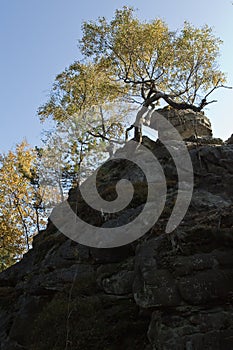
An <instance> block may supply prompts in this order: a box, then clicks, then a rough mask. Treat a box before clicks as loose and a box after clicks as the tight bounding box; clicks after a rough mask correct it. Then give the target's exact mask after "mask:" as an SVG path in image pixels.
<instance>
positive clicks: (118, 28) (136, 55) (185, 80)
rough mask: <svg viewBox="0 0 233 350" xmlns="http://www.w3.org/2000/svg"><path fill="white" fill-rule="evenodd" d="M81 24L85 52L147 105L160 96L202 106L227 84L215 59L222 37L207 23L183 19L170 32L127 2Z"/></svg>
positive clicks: (172, 102) (173, 102)
mask: <svg viewBox="0 0 233 350" xmlns="http://www.w3.org/2000/svg"><path fill="white" fill-rule="evenodd" d="M82 29H83V37H82V39H81V40H80V48H81V51H82V53H83V55H84V57H85V58H86V59H88V60H90V61H91V62H92V63H93V64H97V65H100V64H101V65H102V66H103V67H105V69H106V71H107V72H108V74H109V76H110V79H112V80H115V81H117V83H118V84H119V82H121V83H122V85H125V86H127V88H126V90H127V94H128V95H130V96H131V97H132V98H135V99H136V100H137V101H140V102H143V104H144V105H145V106H147V107H148V106H150V105H151V106H153V105H154V104H156V103H157V102H158V101H159V100H161V99H162V100H164V101H165V102H166V103H167V104H169V105H171V106H172V107H174V108H179V109H186V108H191V109H193V110H195V111H200V110H201V109H203V108H204V107H205V106H206V105H207V104H208V103H211V102H213V101H209V102H207V97H208V96H209V94H210V93H211V92H212V91H213V90H214V89H216V88H218V87H220V86H223V84H224V83H225V80H226V77H225V74H224V73H222V72H221V70H220V69H219V68H218V64H217V58H218V56H219V47H220V44H221V43H222V42H221V40H220V39H219V38H217V37H215V36H214V34H213V31H212V29H211V28H210V27H209V26H207V25H205V26H203V27H202V28H196V27H194V26H192V25H191V24H190V23H188V22H185V23H184V25H183V28H182V29H181V30H177V31H170V30H169V28H168V25H167V24H166V23H165V22H164V21H162V20H161V19H155V20H153V21H151V22H141V21H140V20H139V19H138V18H137V17H136V16H135V12H134V10H133V9H132V8H127V7H124V8H123V9H122V10H117V11H116V13H115V17H114V18H113V19H112V20H111V21H109V22H108V21H107V20H106V19H105V18H104V17H103V18H99V19H98V21H97V22H84V23H83V27H82Z"/></svg>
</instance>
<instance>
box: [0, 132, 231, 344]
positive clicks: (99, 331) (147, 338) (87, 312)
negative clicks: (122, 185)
mask: <svg viewBox="0 0 233 350" xmlns="http://www.w3.org/2000/svg"><path fill="white" fill-rule="evenodd" d="M143 143H144V145H145V146H146V147H148V148H149V149H150V150H151V151H152V152H153V153H154V154H155V156H156V157H157V159H158V160H159V162H160V164H161V165H162V166H163V170H164V173H165V175H166V180H167V201H166V206H165V208H164V211H163V213H162V215H161V216H160V219H159V220H158V221H157V223H156V224H155V225H154V226H153V227H152V228H151V229H150V230H149V232H147V234H146V235H145V236H144V237H142V238H141V239H139V240H138V241H136V242H133V243H132V244H129V245H126V246H122V247H119V248H112V249H97V248H89V247H86V246H82V245H80V244H77V243H76V242H74V241H71V240H70V239H68V238H67V237H65V236H64V235H63V234H62V233H60V232H59V231H58V230H57V229H56V227H55V226H54V225H53V224H52V222H49V223H48V227H47V229H46V230H45V231H43V232H41V233H40V234H39V235H37V236H35V238H34V242H33V249H31V250H30V251H29V252H28V253H27V254H26V255H25V256H24V258H23V260H22V261H20V262H19V263H18V264H16V265H14V266H12V267H10V268H9V269H7V270H6V271H4V272H2V273H1V274H0V344H1V345H0V349H1V350H17V349H24V350H42V349H46V350H47V349H49V350H50V349H53V350H60V349H62V350H64V349H66V350H68V349H69V350H74V349H81V350H94V349H95V350H116V349H124V350H132V349H136V350H157V349H161V350H177V349H178V350H185V349H186V350H203V349H207V350H221V349H225V350H230V349H232V347H233V215H232V210H233V145H232V144H224V143H223V142H220V141H219V140H214V139H212V140H210V141H209V142H208V140H206V139H203V143H202V142H201V141H200V140H199V141H198V144H196V143H194V142H191V141H187V147H188V149H189V152H190V156H191V159H192V163H193V168H194V180H195V187H194V193H193V197H192V202H191V205H190V207H189V210H188V212H187V214H186V216H185V217H184V219H183V220H182V222H181V224H180V225H179V227H178V228H177V229H176V230H175V231H174V232H172V233H171V234H166V233H165V227H166V223H167V221H168V218H169V217H170V214H171V211H172V208H173V206H174V202H175V200H176V197H177V173H176V168H175V164H174V162H173V160H172V158H171V156H170V154H169V153H168V151H167V150H166V148H165V147H164V146H163V145H162V144H161V143H160V142H159V141H157V142H153V141H151V140H149V139H148V138H144V139H143ZM128 147H130V142H129V143H128V144H126V146H125V148H124V149H122V150H120V151H118V152H122V153H124V152H125V151H127V148H128ZM135 152H140V147H139V148H138V149H137V150H135ZM121 178H127V179H129V180H130V181H131V183H132V184H133V185H134V189H135V195H134V197H133V199H132V202H131V203H130V205H129V206H128V207H127V208H126V209H125V210H123V211H121V212H119V214H118V213H117V214H112V215H110V216H108V217H103V215H101V213H98V212H97V211H95V210H93V209H92V208H89V207H88V206H87V204H86V203H85V202H84V201H83V200H82V198H81V197H80V192H79V191H78V190H77V189H73V190H71V191H70V194H69V199H68V202H69V204H70V206H71V207H72V208H73V210H77V211H78V215H79V216H80V217H81V218H82V219H83V220H87V221H88V220H89V222H91V223H92V224H95V225H96V226H102V225H105V226H106V227H112V225H116V222H118V223H120V224H121V225H122V224H125V223H127V222H129V221H130V220H132V218H133V217H134V216H135V215H138V213H139V212H140V210H141V208H142V206H143V203H145V201H146V198H147V190H146V188H147V187H146V183H145V177H144V175H143V173H142V172H140V171H139V169H138V168H137V167H134V166H133V165H132V164H130V163H127V162H126V161H123V160H121V161H119V160H117V161H114V159H112V160H111V161H109V162H108V163H106V164H105V165H104V166H103V169H101V171H100V176H99V178H98V179H97V185H98V189H99V192H100V194H101V195H102V196H103V198H105V199H108V200H111V199H113V198H115V197H116V192H115V190H114V188H115V184H116V182H117V181H118V180H120V179H121ZM77 198H78V205H77ZM54 211H55V212H56V208H55V209H54ZM60 219H61V221H64V222H66V215H65V214H64V215H63V217H61V218H60Z"/></svg>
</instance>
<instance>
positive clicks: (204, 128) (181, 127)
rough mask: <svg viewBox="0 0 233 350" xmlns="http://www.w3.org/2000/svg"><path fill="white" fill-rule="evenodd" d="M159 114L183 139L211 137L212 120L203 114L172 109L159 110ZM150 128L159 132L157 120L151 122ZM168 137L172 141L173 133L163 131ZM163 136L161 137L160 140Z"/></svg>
mask: <svg viewBox="0 0 233 350" xmlns="http://www.w3.org/2000/svg"><path fill="white" fill-rule="evenodd" d="M157 112H159V113H160V114H162V115H163V116H164V117H165V118H166V119H167V120H168V121H169V122H170V123H171V124H172V125H173V126H174V127H175V128H176V130H177V131H178V132H179V133H180V135H181V136H182V138H183V139H188V138H190V137H193V136H194V137H209V138H210V137H211V136H212V129H211V123H210V120H209V119H208V118H207V117H206V116H205V115H204V113H203V112H194V111H192V110H191V109H190V110H177V109H174V108H171V107H165V108H162V109H158V110H157ZM150 127H151V128H153V129H155V130H157V125H156V119H153V117H152V120H151V123H150ZM162 132H163V133H166V137H167V138H168V139H169V138H170V139H172V134H171V132H170V133H169V131H167V130H163V131H162ZM160 137H161V135H159V138H160Z"/></svg>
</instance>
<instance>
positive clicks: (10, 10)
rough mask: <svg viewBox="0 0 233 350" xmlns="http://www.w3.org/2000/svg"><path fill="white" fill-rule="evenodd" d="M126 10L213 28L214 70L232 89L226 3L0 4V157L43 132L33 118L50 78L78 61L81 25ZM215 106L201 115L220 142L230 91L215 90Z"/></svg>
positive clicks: (54, 0)
mask: <svg viewBox="0 0 233 350" xmlns="http://www.w3.org/2000/svg"><path fill="white" fill-rule="evenodd" d="M124 5H131V6H134V7H135V8H137V9H138V16H139V17H140V18H141V19H143V20H150V19H152V18H155V17H160V18H162V19H164V20H165V21H166V22H167V23H168V25H169V27H170V28H171V29H176V28H180V27H181V26H182V24H183V22H184V20H188V21H190V22H191V23H192V24H194V25H196V26H202V25H204V24H208V25H210V26H212V27H214V30H215V34H216V35H217V36H219V37H220V38H221V39H222V40H223V41H224V45H223V46H222V48H221V54H222V56H221V59H220V61H219V62H220V66H221V68H222V70H223V71H225V72H227V73H228V85H231V86H233V65H232V54H233V40H232V33H233V5H232V3H231V1H228V0H222V1H214V0H196V1H192V0H191V1H185V0H176V1H174V0H173V1H171V0H170V1H167V0H164V1H158V0H144V1H140V0H135V1H133V0H132V1H121V0H115V1H109V0H99V1H93V0H85V1H80V0H0V45H1V54H0V78H1V84H0V88H1V91H0V106H1V107H0V113H1V114H0V118H1V119H0V125H1V128H0V152H2V151H7V150H8V149H10V148H12V147H13V146H14V145H15V144H16V143H17V142H20V141H21V140H22V139H23V138H25V137H26V139H27V140H28V142H29V143H30V144H31V145H36V144H39V141H40V133H41V131H42V129H43V128H44V126H43V125H41V124H40V122H39V120H38V117H37V116H36V112H37V108H38V107H39V106H40V105H41V104H43V103H44V102H45V101H46V99H47V97H48V94H49V90H50V88H51V85H52V83H53V80H54V78H55V76H56V75H57V74H58V73H60V72H61V71H62V70H64V68H65V67H66V66H68V65H69V64H70V63H72V62H73V61H74V60H75V59H78V58H80V54H79V51H78V47H77V41H78V39H79V38H80V36H81V29H80V27H81V23H82V21H83V20H95V19H96V18H97V17H98V16H106V17H108V18H111V17H112V16H113V14H114V11H115V9H116V8H120V7H122V6H124ZM212 97H213V98H214V99H217V100H218V103H216V104H212V105H210V106H209V107H208V109H207V110H206V115H207V116H208V117H210V119H211V121H212V126H213V130H214V135H215V136H217V137H221V138H223V139H224V140H225V139H226V138H228V137H229V136H230V134H231V133H233V121H232V108H231V106H232V100H233V90H225V89H223V90H218V91H216V92H215V93H214V94H213V95H212Z"/></svg>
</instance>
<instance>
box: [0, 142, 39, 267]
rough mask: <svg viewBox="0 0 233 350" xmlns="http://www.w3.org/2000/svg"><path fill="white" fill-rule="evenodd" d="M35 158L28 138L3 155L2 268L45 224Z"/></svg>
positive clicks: (0, 176) (0, 172)
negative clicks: (37, 182) (27, 140)
mask: <svg viewBox="0 0 233 350" xmlns="http://www.w3.org/2000/svg"><path fill="white" fill-rule="evenodd" d="M36 159H37V155H36V153H35V152H34V150H32V149H31V148H29V147H28V144H27V143H26V142H25V141H24V142H22V143H20V144H18V145H17V146H16V149H15V151H9V152H8V153H7V154H2V155H1V156H0V214H1V215H0V258H1V259H0V261H1V265H0V270H2V269H4V268H6V267H8V266H10V265H11V264H13V263H14V262H15V261H17V260H19V259H20V258H21V257H22V254H23V253H25V252H26V251H27V250H28V249H29V248H30V245H31V240H32V236H33V234H35V232H36V230H39V229H40V226H41V225H42V226H43V225H44V224H45V220H44V216H43V210H41V209H42V207H41V204H42V194H41V191H40V188H39V187H38V186H36V185H35V184H36V174H37V169H36Z"/></svg>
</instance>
